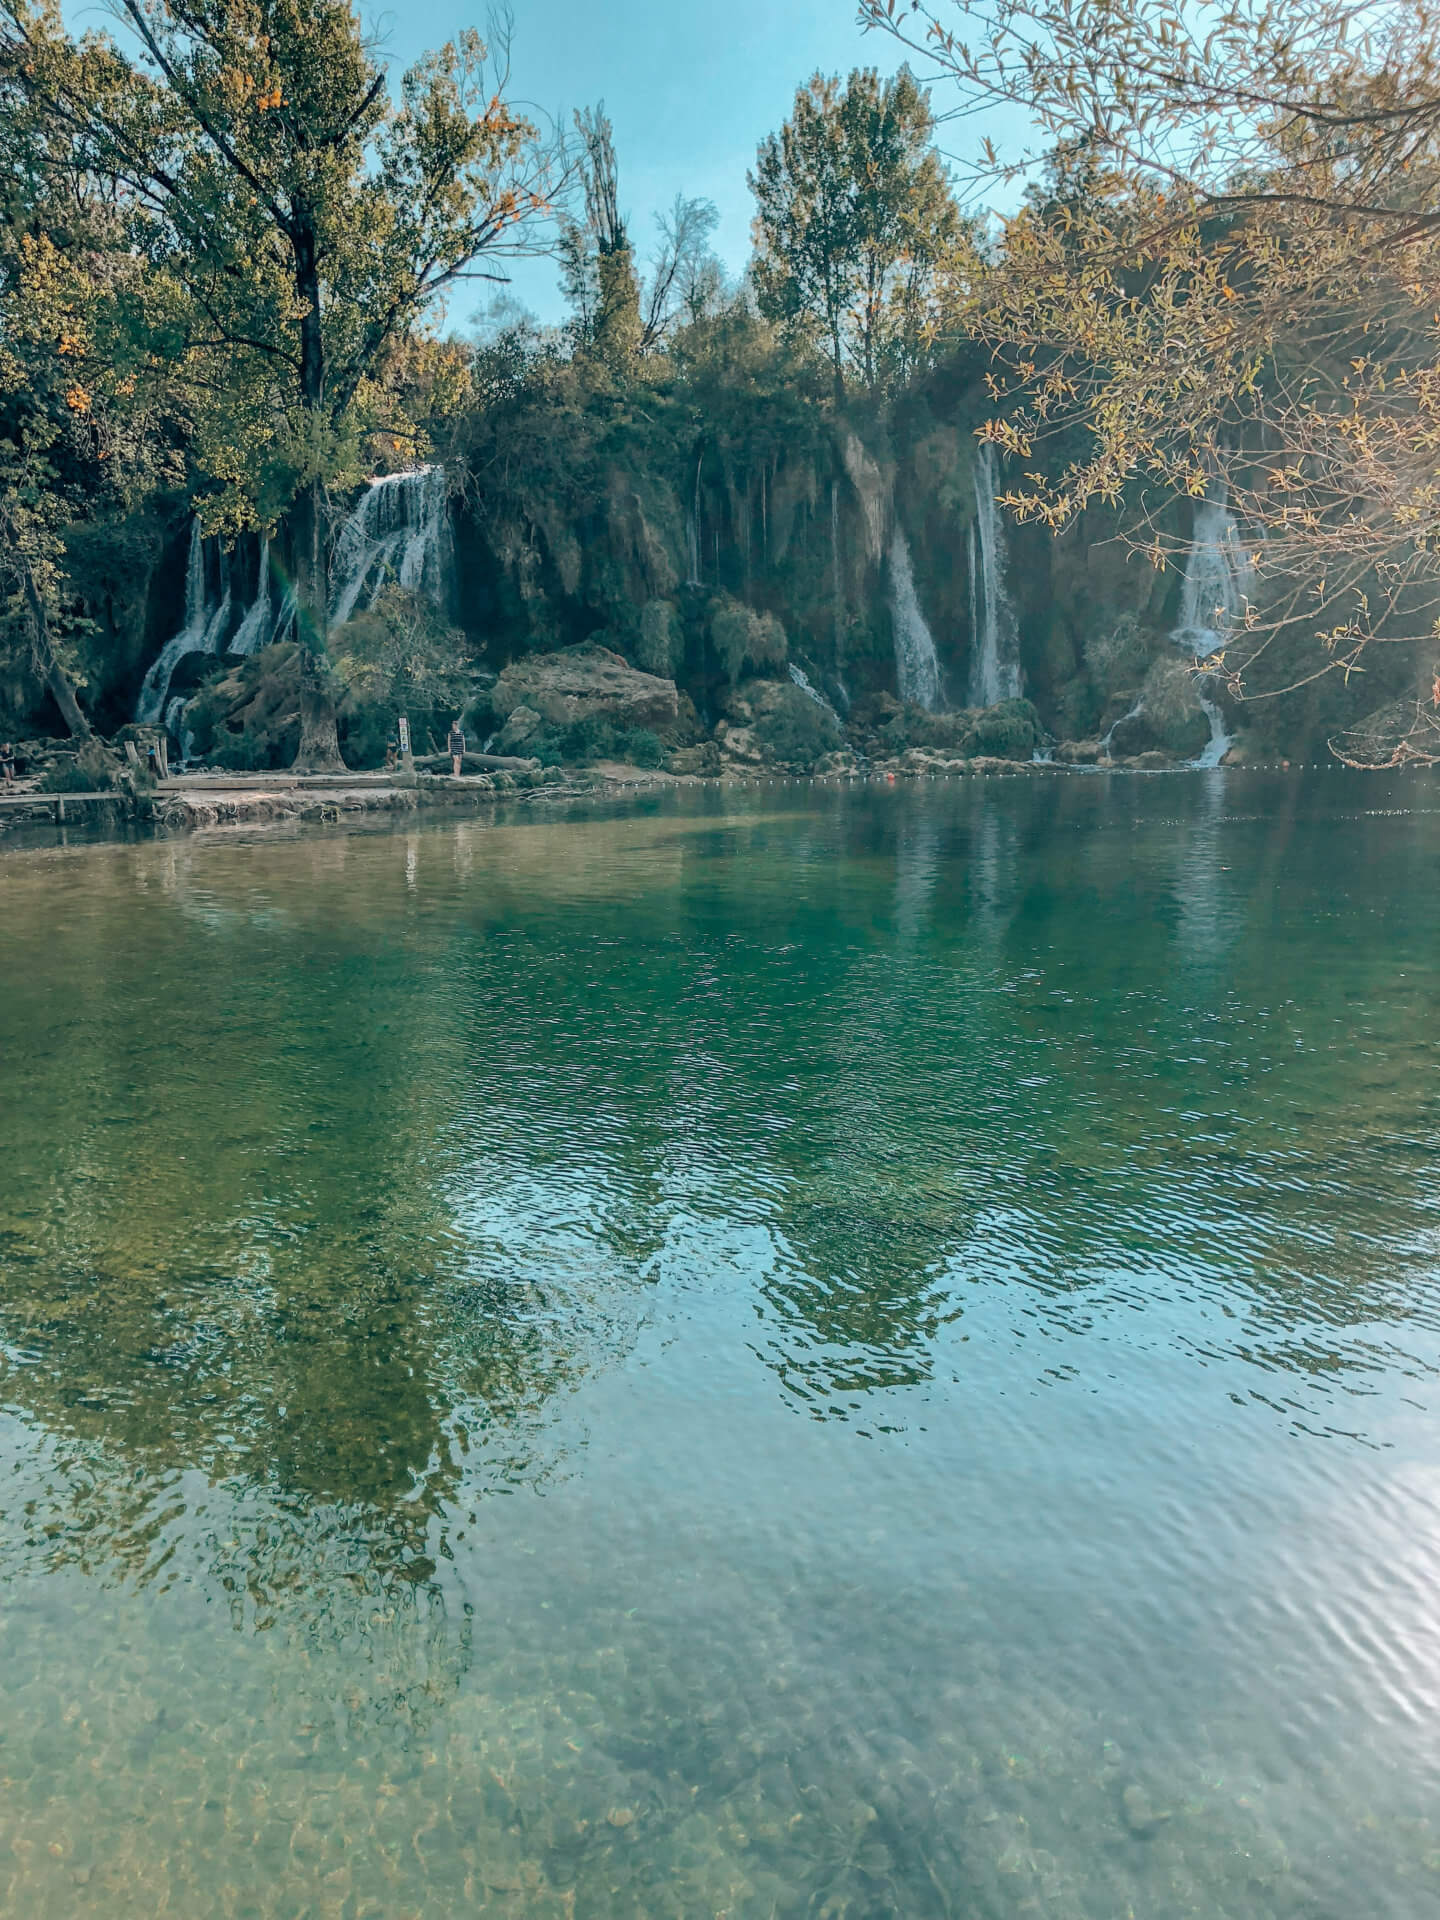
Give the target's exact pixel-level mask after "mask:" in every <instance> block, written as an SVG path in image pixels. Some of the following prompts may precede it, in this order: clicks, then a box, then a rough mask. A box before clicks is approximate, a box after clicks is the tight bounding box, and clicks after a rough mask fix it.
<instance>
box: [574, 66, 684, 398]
mask: <svg viewBox="0 0 1440 1920" xmlns="http://www.w3.org/2000/svg"><path fill="white" fill-rule="evenodd" d="M575 130H576V132H577V134H578V135H579V141H580V146H579V175H580V184H581V189H582V195H583V200H584V208H585V217H584V220H583V222H581V221H578V220H575V219H573V218H569V219H566V220H564V221H563V222H562V224H561V230H560V247H559V253H560V268H561V274H560V279H561V286H562V288H563V290H564V292H565V294H566V295H567V297H568V298H569V300H570V302H571V304H572V306H573V307H574V309H575V321H574V335H575V338H576V339H577V340H578V342H579V343H580V344H581V345H582V346H584V347H586V348H588V349H590V350H591V351H593V352H595V353H597V354H598V355H599V357H600V358H601V359H603V360H605V361H607V362H608V363H609V364H610V365H611V367H612V368H613V369H617V370H618V369H619V368H621V367H623V366H625V365H626V364H627V363H628V362H629V360H630V359H631V358H632V357H633V356H634V355H635V354H638V353H650V352H653V351H654V350H655V349H656V348H657V347H660V346H662V345H663V344H664V342H665V339H666V337H667V336H668V335H669V333H670V332H671V331H672V329H673V328H674V326H675V324H676V322H677V320H679V319H680V318H681V317H682V316H685V317H689V318H695V317H698V315H699V314H700V313H702V312H704V311H705V309H706V307H707V306H708V305H709V304H711V303H713V300H714V298H715V296H716V293H717V291H718V287H719V280H720V274H719V263H718V262H717V261H716V260H715V258H714V255H713V254H712V253H711V251H710V235H711V234H712V233H713V232H714V230H715V226H716V223H717V221H718V220H719V217H720V216H719V215H718V214H717V212H716V211H715V208H714V206H713V205H712V204H711V203H710V201H708V200H687V199H686V198H685V196H684V195H683V194H676V196H675V201H674V204H673V206H672V207H671V208H670V210H669V211H668V212H667V213H663V214H659V215H657V216H656V223H655V224H656V226H657V228H658V230H659V245H658V246H657V248H656V251H655V253H654V255H653V257H652V259H651V262H650V275H649V279H648V281H645V282H643V283H642V281H641V279H640V276H639V275H638V273H637V272H636V268H635V249H634V246H633V244H632V242H631V240H630V235H629V230H628V228H627V226H626V222H625V218H624V216H623V215H622V213H621V211H620V170H619V163H618V162H617V160H616V157H615V134H614V128H613V127H612V126H611V123H610V118H609V116H608V114H607V113H606V112H605V104H604V102H603V101H601V102H600V103H599V105H597V106H595V107H591V108H586V109H583V110H582V111H579V112H577V113H576V115H575Z"/></svg>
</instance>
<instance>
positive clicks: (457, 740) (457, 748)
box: [448, 713, 465, 780]
mask: <svg viewBox="0 0 1440 1920" xmlns="http://www.w3.org/2000/svg"><path fill="white" fill-rule="evenodd" d="M448 751H449V754H450V767H451V771H452V772H453V773H454V775H455V778H456V779H457V780H458V779H459V778H460V766H461V762H462V761H463V760H464V758H465V729H464V728H463V727H462V726H461V725H460V716H459V714H458V713H457V714H456V716H455V718H454V720H453V721H452V722H451V726H450V744H449V749H448Z"/></svg>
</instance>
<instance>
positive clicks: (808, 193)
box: [749, 68, 971, 399]
mask: <svg viewBox="0 0 1440 1920" xmlns="http://www.w3.org/2000/svg"><path fill="white" fill-rule="evenodd" d="M933 133H934V122H933V120H932V117H931V113H930V102H929V95H928V94H927V93H926V92H925V91H924V89H923V88H921V87H919V86H917V85H916V83H915V80H914V78H913V76H912V75H911V74H910V73H909V72H908V70H906V69H904V68H902V69H901V71H900V72H899V73H898V74H896V75H895V76H894V77H893V79H889V80H881V79H880V77H879V75H878V74H877V73H876V72H875V71H874V69H873V68H871V69H863V68H857V70H856V71H855V72H854V73H852V74H851V75H850V78H849V80H848V81H847V83H846V85H845V87H844V89H843V91H842V89H841V86H840V82H839V81H838V79H835V78H827V77H826V76H824V75H822V74H818V73H817V74H816V75H815V76H814V77H813V78H812V79H811V80H810V81H809V82H808V84H807V85H806V86H804V87H802V88H801V89H800V90H799V92H798V93H797V94H796V96H795V109H794V112H793V113H792V114H791V117H790V118H789V120H787V121H786V123H785V125H784V126H783V127H782V128H781V130H780V132H779V133H778V134H771V135H770V136H769V137H768V138H767V139H766V140H765V141H763V142H762V143H761V146H760V150H759V154H758V156H757V159H756V164H755V168H754V171H753V172H752V173H751V174H750V176H749V180H750V188H751V191H752V193H753V194H754V195H755V222H754V238H755V260H754V266H753V274H754V281H755V287H756V292H757V295H758V298H759V302H760V307H761V311H762V312H763V313H764V314H765V315H766V317H767V318H769V319H772V320H775V321H778V322H779V323H780V324H781V325H783V326H785V327H787V328H788V329H789V330H791V331H792V332H798V333H808V334H810V335H811V336H813V337H814V338H815V339H816V340H817V341H818V343H819V344H820V345H821V347H822V349H823V351H824V352H825V353H826V354H827V355H828V357H829V360H830V363H831V367H832V370H833V374H834V383H835V393H836V397H837V399H838V398H843V395H844V391H845V378H846V374H847V372H849V373H854V374H855V375H857V376H858V377H859V379H860V380H861V381H862V383H863V384H864V385H865V386H867V387H874V386H876V385H878V384H879V382H880V380H881V378H882V376H883V374H884V373H885V371H886V370H887V363H888V366H889V368H890V370H892V371H897V372H904V371H908V370H909V365H910V364H913V361H914V359H915V358H916V357H917V356H918V354H919V353H920V352H921V351H922V350H923V346H924V344H925V341H926V339H927V337H929V336H933V333H934V332H935V331H936V330H937V317H938V314H939V312H940V309H939V308H938V307H937V304H936V296H937V295H938V294H941V293H942V291H943V292H944V293H945V294H947V295H951V294H955V293H958V292H959V291H960V290H961V289H962V288H963V285H964V282H965V278H966V271H965V270H966V268H967V266H968V264H969V261H970V258H971V252H970V249H969V247H968V245H967V242H968V239H969V235H968V230H967V228H966V226H965V223H964V222H963V221H962V220H961V217H960V213H959V210H958V208H957V207H956V204H955V201H954V197H953V195H952V193H951V191H950V183H949V179H948V176H947V174H946V172H945V168H944V166H943V164H942V163H941V161H940V158H939V156H938V155H937V154H936V152H935V150H934V147H933V145H932V138H933Z"/></svg>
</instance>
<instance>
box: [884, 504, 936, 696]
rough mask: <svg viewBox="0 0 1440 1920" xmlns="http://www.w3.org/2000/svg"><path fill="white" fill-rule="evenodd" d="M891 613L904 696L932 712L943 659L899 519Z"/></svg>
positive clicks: (894, 538)
mask: <svg viewBox="0 0 1440 1920" xmlns="http://www.w3.org/2000/svg"><path fill="white" fill-rule="evenodd" d="M890 614H891V618H892V621H893V623H894V627H895V678H896V681H897V683H898V685H899V690H900V698H901V699H902V700H904V701H906V702H907V703H909V704H910V705H913V706H917V707H924V708H925V709H926V710H927V712H929V713H938V712H939V710H940V662H939V659H938V658H937V657H936V653H935V641H934V637H933V636H932V634H931V632H930V629H929V627H928V626H927V625H926V624H925V616H924V614H923V613H922V612H921V611H920V601H919V598H918V596H917V595H916V592H915V575H914V573H913V571H912V570H911V566H910V548H909V545H908V544H907V542H906V539H905V532H904V529H903V528H902V527H901V526H900V524H899V522H898V521H897V522H896V524H895V530H894V532H893V533H892V534H891V536H890Z"/></svg>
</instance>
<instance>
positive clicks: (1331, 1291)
mask: <svg viewBox="0 0 1440 1920" xmlns="http://www.w3.org/2000/svg"><path fill="white" fill-rule="evenodd" d="M0 1068H3V1094H4V1097H3V1102H0V1914H3V1915H4V1916H5V1920H11V1917H12V1916H13V1917H14V1920H20V1917H21V1916H23V1917H24V1920H76V1917H77V1916H80V1917H84V1920H88V1916H104V1920H130V1917H132V1916H133V1917H134V1920H141V1917H142V1916H143V1917H144V1920H153V1916H157V1915H167V1916H183V1920H198V1917H200V1916H212V1915H213V1916H224V1917H225V1920H242V1917H243V1920H261V1917H262V1916H263V1920H271V1917H272V1916H274V1917H275V1920H302V1917H304V1920H319V1917H320V1916H326V1917H329V1916H336V1917H339V1920H362V1917H363V1916H370V1917H371V1920H408V1917H410V1916H423V1917H424V1920H438V1917H441V1916H450V1915H469V1914H493V1915H506V1916H511V1915H525V1916H537V1917H542V1916H543V1917H544V1920H550V1916H555V1917H556V1920H591V1917H592V1916H593V1917H594V1920H610V1916H622V1915H623V1916H637V1915H638V1916H651V1915H654V1916H677V1917H678V1916H686V1917H687V1920H689V1917H690V1916H707V1915H713V1916H717V1917H718V1916H732V1917H735V1916H745V1917H746V1920H750V1917H751V1916H753V1917H754V1920H767V1917H768V1916H772V1915H773V1916H811V1915H813V1916H818V1917H821V1920H876V1917H878V1916H887V1915H905V1916H918V1917H919V1920H929V1917H930V1916H939V1917H941V1920H944V1917H945V1916H953V1917H955V1920H959V1917H960V1916H964V1920H1010V1917H1011V1916H1031V1915H1033V1916H1041V1917H1042V1920H1180V1917H1181V1916H1203V1917H1204V1920H1222V1917H1223V1920H1428V1916H1433V1915H1434V1914H1435V1913H1437V1912H1440V1179H1437V1172H1440V1154H1437V1149H1440V780H1437V779H1435V778H1433V777H1430V776H1425V775H1418V774H1417V775H1412V776H1409V777H1405V778H1401V777H1399V776H1395V777H1393V778H1384V779H1382V778H1379V777H1376V778H1371V779H1367V778H1364V777H1361V776H1356V775H1350V774H1346V773H1341V772H1336V773H1334V774H1330V773H1324V772H1321V773H1318V774H1315V775H1311V776H1309V777H1307V778H1306V779H1303V780H1302V779H1300V778H1299V777H1296V778H1294V779H1288V778H1287V779H1282V778H1280V777H1278V776H1275V777H1271V776H1266V775H1260V774H1253V775H1246V774H1239V773H1231V772H1225V773H1218V772H1217V773H1213V774H1191V775H1177V776H1169V777H1155V778H1151V779H1146V778H1143V777H1134V776H1131V777H1123V776H1117V777H1114V778H1110V779H1105V778H1086V777H1082V776H1076V777H1074V778H1064V779H1037V780H1033V781H1025V780H1009V781H1001V782H994V781H991V782H986V781H969V782H963V783H959V782H957V783H954V784H950V785H946V784H942V783H929V784H922V785H918V786H901V787H881V786H873V785H858V786H854V787H838V788H827V787H821V786H809V785H802V784H795V785H784V784H779V783H777V784H775V785H773V786H769V787H766V786H757V787H754V788H750V789H742V790H728V791H727V790H721V789H708V790H695V791H692V792H688V793H683V794H671V795H669V796H662V797H659V798H654V799H650V800H644V799H641V800H638V801H637V802H636V803H635V804H633V805H629V806H626V807H624V808H623V809H622V808H620V807H618V806H615V805H610V806H608V807H607V806H605V805H602V804H600V803H598V802H597V803H595V804H594V805H591V806H582V807H580V808H579V809H572V810H570V811H568V812H561V811H558V810H557V811H555V812H554V813H553V814H551V815H542V814H540V813H539V812H537V811H535V810H529V811H527V810H522V809H518V808H517V809H515V810H514V811H512V812H509V813H504V814H497V815H494V816H485V817H477V818H469V819H466V820H465V821H463V822H462V823H460V824H456V823H455V821H454V820H453V819H450V820H446V821H445V822H444V823H441V824H434V825H431V824H424V825H421V826H418V827H415V828H414V829H413V830H408V831H406V830H402V831H390V830H385V831H374V832H344V831H342V830H340V829H332V830H328V831H320V832H316V833H312V834H309V835H302V836H296V837H293V838H283V837H264V836H260V835H251V836H248V837H247V836H245V835H239V834H230V835H226V834H223V833H217V834H212V835H208V836H207V835H199V836H194V837H190V838H186V839H175V840H169V841H162V840H153V839H152V840H135V841H132V842H128V843H99V842H97V843H86V842H84V841H78V842H75V843H73V844H69V845H60V844H56V843H55V842H54V836H53V835H52V836H48V837H37V838H36V839H35V840H34V841H33V842H32V843H29V844H24V845H19V844H17V845H13V846H11V847H9V848H8V849H7V850H6V851H5V852H4V853H3V854H0Z"/></svg>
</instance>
